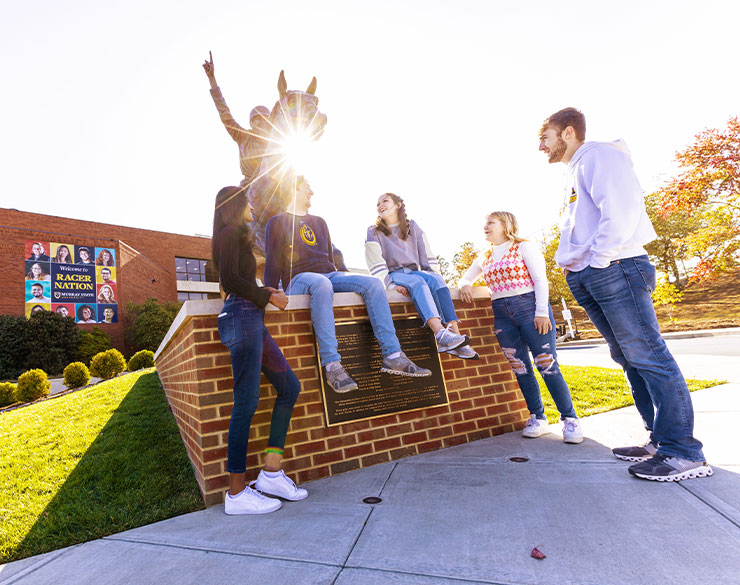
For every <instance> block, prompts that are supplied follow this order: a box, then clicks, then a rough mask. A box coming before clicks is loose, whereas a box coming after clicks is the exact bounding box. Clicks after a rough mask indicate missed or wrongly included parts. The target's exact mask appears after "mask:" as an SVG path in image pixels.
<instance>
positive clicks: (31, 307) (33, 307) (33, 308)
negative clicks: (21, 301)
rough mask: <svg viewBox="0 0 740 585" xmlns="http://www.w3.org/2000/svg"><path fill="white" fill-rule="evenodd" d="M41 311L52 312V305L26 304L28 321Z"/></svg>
mask: <svg viewBox="0 0 740 585" xmlns="http://www.w3.org/2000/svg"><path fill="white" fill-rule="evenodd" d="M39 311H51V305H50V304H49V303H38V304H34V303H26V319H28V318H29V317H30V316H31V315H33V314H34V313H38V312H39Z"/></svg>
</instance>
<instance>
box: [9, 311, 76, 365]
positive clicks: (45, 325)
mask: <svg viewBox="0 0 740 585" xmlns="http://www.w3.org/2000/svg"><path fill="white" fill-rule="evenodd" d="M79 343H80V329H79V328H78V327H77V324H76V323H75V322H74V319H72V318H71V317H63V316H62V315H60V314H58V313H52V312H51V311H39V312H37V313H34V314H33V315H31V316H30V318H29V319H28V325H27V327H26V333H25V343H24V346H23V351H24V354H25V362H24V368H25V369H29V370H30V369H32V368H40V369H42V370H43V371H44V372H46V373H47V374H49V375H52V376H55V375H57V374H61V373H62V372H63V371H64V368H65V367H67V364H69V363H70V362H73V361H75V356H76V354H77V346H78V345H79Z"/></svg>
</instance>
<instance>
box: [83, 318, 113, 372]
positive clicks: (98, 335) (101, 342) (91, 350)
mask: <svg viewBox="0 0 740 585" xmlns="http://www.w3.org/2000/svg"><path fill="white" fill-rule="evenodd" d="M110 348H111V344H110V337H108V334H107V333H106V332H105V331H103V330H102V329H101V328H100V327H98V326H97V325H96V326H95V327H93V328H92V331H82V332H81V333H80V343H79V344H78V345H77V359H78V360H79V361H81V362H82V363H83V364H85V365H90V360H91V359H92V357H93V356H94V355H97V354H99V353H100V352H101V351H105V350H107V349H110Z"/></svg>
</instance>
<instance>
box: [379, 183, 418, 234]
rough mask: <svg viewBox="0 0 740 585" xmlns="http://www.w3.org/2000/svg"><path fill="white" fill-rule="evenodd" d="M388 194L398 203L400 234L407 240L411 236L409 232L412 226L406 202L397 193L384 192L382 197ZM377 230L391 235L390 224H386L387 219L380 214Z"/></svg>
mask: <svg viewBox="0 0 740 585" xmlns="http://www.w3.org/2000/svg"><path fill="white" fill-rule="evenodd" d="M386 195H387V196H388V197H390V198H391V199H392V200H393V203H395V204H396V205H398V223H399V224H400V227H401V230H400V233H399V234H398V235H399V237H400V238H401V239H402V240H407V239H408V237H409V233H410V232H411V226H410V225H409V220H408V218H407V217H406V205H405V204H404V202H403V199H401V198H400V197H399V196H398V195H396V194H395V193H383V195H381V197H385V196H386ZM375 231H376V232H380V233H381V234H385V235H386V236H390V235H391V228H389V227H388V224H386V223H385V220H384V219H383V218H382V217H380V216H378V219H376V220H375Z"/></svg>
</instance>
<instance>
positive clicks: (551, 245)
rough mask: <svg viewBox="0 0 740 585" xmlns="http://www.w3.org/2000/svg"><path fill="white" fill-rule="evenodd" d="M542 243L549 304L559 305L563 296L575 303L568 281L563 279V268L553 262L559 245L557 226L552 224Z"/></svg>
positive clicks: (567, 300) (566, 300) (569, 301)
mask: <svg viewBox="0 0 740 585" xmlns="http://www.w3.org/2000/svg"><path fill="white" fill-rule="evenodd" d="M543 244H544V245H543V247H542V248H543V249H542V254H543V256H544V257H545V270H546V274H547V282H548V284H549V286H550V294H549V299H550V304H551V305H552V306H553V307H558V306H560V299H561V298H564V299H565V302H566V303H569V304H572V303H575V302H576V300H575V299H574V298H573V294H572V293H571V292H570V288H568V283H567V282H566V281H565V274H563V269H562V268H560V266H558V265H557V264H556V263H555V252H557V251H558V246H559V245H560V229H559V228H558V226H556V225H554V226H552V227H551V228H550V231H549V232H548V233H546V234H545V241H544V242H543Z"/></svg>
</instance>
